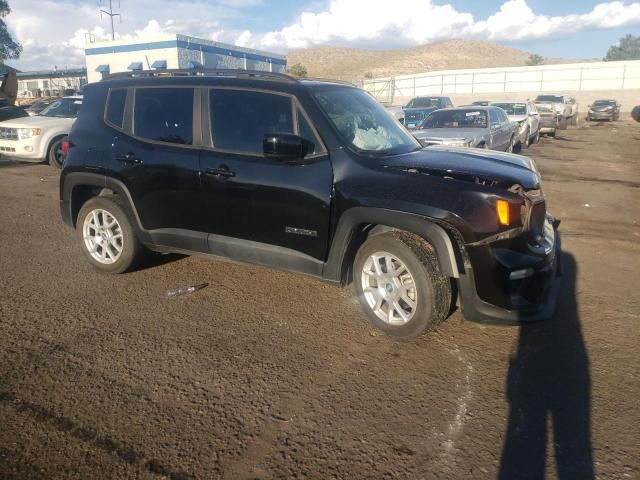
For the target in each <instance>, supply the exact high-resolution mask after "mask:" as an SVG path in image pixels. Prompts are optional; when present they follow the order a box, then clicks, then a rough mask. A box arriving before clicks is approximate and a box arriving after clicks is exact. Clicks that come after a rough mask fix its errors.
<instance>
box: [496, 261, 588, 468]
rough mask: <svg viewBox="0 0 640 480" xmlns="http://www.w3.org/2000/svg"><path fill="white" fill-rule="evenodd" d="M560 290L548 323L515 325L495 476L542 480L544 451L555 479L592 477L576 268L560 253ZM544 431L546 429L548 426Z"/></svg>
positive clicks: (586, 357) (586, 381) (583, 346)
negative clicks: (507, 406) (503, 430)
mask: <svg viewBox="0 0 640 480" xmlns="http://www.w3.org/2000/svg"><path fill="white" fill-rule="evenodd" d="M562 263H563V278H562V280H561V281H562V282H563V283H562V290H561V292H560V298H559V301H558V306H557V309H556V312H555V314H554V315H553V317H552V318H550V319H549V320H547V321H545V322H542V323H539V324H532V325H524V326H522V327H520V337H519V340H518V351H517V352H516V354H515V356H514V357H512V359H511V362H510V366H509V372H508V375H507V398H508V401H509V404H510V413H509V422H508V426H507V436H506V440H505V444H504V448H503V451H502V459H501V465H500V471H499V474H498V478H499V479H500V480H507V479H508V480H514V479H544V478H545V470H546V460H547V457H548V452H549V451H552V452H553V453H554V454H555V463H556V471H557V477H558V479H560V480H574V479H581V480H589V479H593V478H595V474H594V466H593V455H592V447H591V375H590V371H589V357H588V355H587V351H586V348H585V345H584V341H583V338H582V332H581V325H580V318H579V313H578V302H577V298H576V276H577V270H578V269H577V265H576V262H575V259H574V257H573V256H571V255H569V254H566V253H564V254H563V255H562ZM548 427H549V428H548Z"/></svg>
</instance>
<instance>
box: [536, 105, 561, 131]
mask: <svg viewBox="0 0 640 480" xmlns="http://www.w3.org/2000/svg"><path fill="white" fill-rule="evenodd" d="M535 106H536V110H537V111H538V115H539V119H540V123H539V130H540V133H541V134H546V135H549V136H550V137H555V136H556V131H557V129H558V114H557V112H556V109H555V106H554V105H553V103H550V102H549V103H544V102H541V103H536V104H535Z"/></svg>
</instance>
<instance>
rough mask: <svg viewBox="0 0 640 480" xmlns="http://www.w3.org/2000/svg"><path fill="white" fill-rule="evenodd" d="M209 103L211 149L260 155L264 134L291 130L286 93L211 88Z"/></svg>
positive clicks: (291, 117) (289, 108)
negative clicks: (212, 147)
mask: <svg viewBox="0 0 640 480" xmlns="http://www.w3.org/2000/svg"><path fill="white" fill-rule="evenodd" d="M209 103H210V109H209V111H210V113H211V131H212V137H213V138H212V140H213V145H214V147H215V148H219V149H222V150H230V151H235V152H242V153H251V154H256V155H262V152H263V147H262V142H263V139H264V136H265V134H269V133H294V130H293V107H292V103H291V98H290V97H288V96H285V95H278V94H272V93H265V92H257V91H249V90H227V89H214V90H212V91H211V92H210V95H209ZM310 140H312V141H313V139H310Z"/></svg>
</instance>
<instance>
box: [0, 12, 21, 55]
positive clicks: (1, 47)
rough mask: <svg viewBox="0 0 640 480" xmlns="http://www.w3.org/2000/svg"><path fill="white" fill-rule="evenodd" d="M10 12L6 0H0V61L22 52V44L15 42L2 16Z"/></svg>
mask: <svg viewBox="0 0 640 480" xmlns="http://www.w3.org/2000/svg"><path fill="white" fill-rule="evenodd" d="M10 13H11V8H10V7H9V3H8V2H7V0H0V63H4V61H5V60H8V59H12V58H19V57H20V54H21V53H22V45H20V44H19V43H18V42H16V41H15V40H14V39H13V38H12V37H11V34H10V33H9V30H7V24H6V23H4V17H6V16H7V15H9V14H10Z"/></svg>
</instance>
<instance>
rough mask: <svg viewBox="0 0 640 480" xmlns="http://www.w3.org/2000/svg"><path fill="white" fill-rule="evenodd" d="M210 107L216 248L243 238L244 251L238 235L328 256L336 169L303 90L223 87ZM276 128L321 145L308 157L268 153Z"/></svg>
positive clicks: (206, 163)
mask: <svg viewBox="0 0 640 480" xmlns="http://www.w3.org/2000/svg"><path fill="white" fill-rule="evenodd" d="M204 110H205V112H206V113H205V116H206V122H207V127H206V128H205V130H208V133H206V134H205V137H207V138H205V141H207V142H210V147H209V148H208V149H206V150H204V151H203V152H202V154H201V157H200V169H201V171H202V188H203V194H204V195H203V198H204V204H203V209H204V211H205V212H206V215H207V228H208V230H207V231H208V232H210V233H211V234H212V235H213V236H211V237H210V242H209V245H210V249H211V250H212V253H216V249H219V248H221V247H220V246H221V244H223V243H225V242H227V241H228V240H227V239H235V240H236V246H237V247H238V249H239V250H238V251H241V249H242V246H243V245H242V243H238V241H240V242H242V241H246V242H258V244H256V245H255V247H256V248H255V249H254V250H262V249H267V246H270V247H274V248H275V249H276V250H277V252H276V251H275V250H273V249H272V250H271V252H272V253H273V254H274V255H275V254H276V253H278V254H281V253H283V252H285V251H289V252H299V253H302V254H304V255H308V256H310V257H312V258H314V259H316V260H325V258H326V255H327V246H328V235H329V217H330V208H329V207H330V203H331V195H332V186H333V171H332V168H331V164H330V162H329V157H328V154H327V151H326V149H325V148H324V146H323V145H322V142H321V141H320V139H319V137H318V135H317V132H316V131H315V129H314V128H313V127H312V126H311V123H310V121H309V117H308V116H307V115H306V114H305V113H304V112H303V110H302V109H301V108H300V106H299V105H298V102H297V101H296V99H295V97H293V96H291V95H289V94H285V93H278V92H271V91H262V90H257V89H243V88H223V87H218V88H212V89H210V90H209V91H208V98H207V99H206V101H205V107H204ZM269 133H290V134H297V135H300V136H303V137H305V138H307V139H308V140H311V141H312V142H313V143H314V145H315V150H314V151H313V152H311V153H310V154H309V155H308V157H307V158H305V159H304V161H300V162H286V163H285V162H283V161H280V160H274V159H270V158H266V157H265V156H264V154H263V140H264V136H265V134H269ZM223 237H224V238H223ZM273 258H276V257H275V256H272V258H271V260H273ZM258 261H259V262H260V263H268V262H269V261H270V260H269V259H259V260H258Z"/></svg>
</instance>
